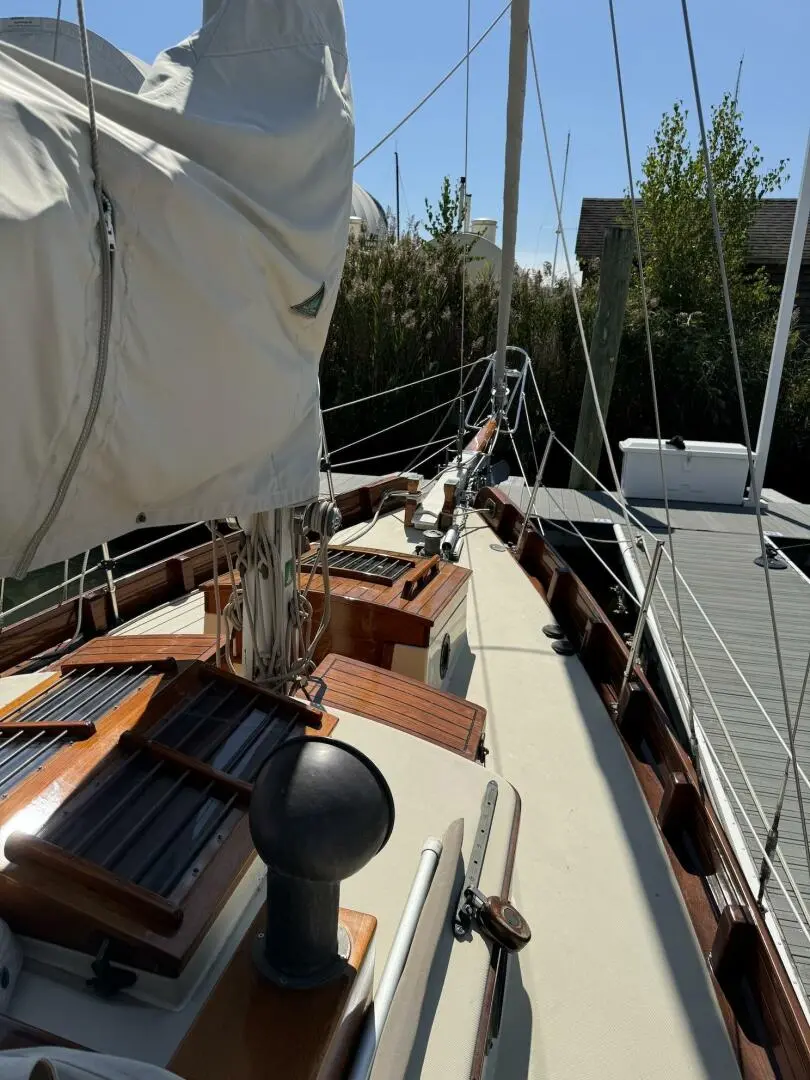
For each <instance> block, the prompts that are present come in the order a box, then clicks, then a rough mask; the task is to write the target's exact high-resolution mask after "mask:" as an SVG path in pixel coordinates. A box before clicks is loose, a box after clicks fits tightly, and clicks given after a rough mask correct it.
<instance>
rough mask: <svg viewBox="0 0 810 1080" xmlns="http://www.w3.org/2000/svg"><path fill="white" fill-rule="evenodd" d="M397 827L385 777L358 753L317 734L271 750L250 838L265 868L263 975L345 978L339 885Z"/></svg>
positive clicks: (282, 980)
mask: <svg viewBox="0 0 810 1080" xmlns="http://www.w3.org/2000/svg"><path fill="white" fill-rule="evenodd" d="M393 827H394V800H393V798H392V796H391V791H390V788H389V787H388V784H387V783H386V782H385V777H384V776H383V775H382V773H381V772H380V770H379V769H378V768H377V766H376V765H375V764H374V763H373V762H372V761H370V760H369V759H368V758H367V757H366V756H365V754H362V753H360V751H359V750H356V749H355V748H354V747H353V746H349V745H348V744H347V743H342V742H338V741H337V740H335V739H326V738H321V737H315V736H313V737H302V738H296V739H290V740H289V742H285V743H282V745H281V746H280V747H278V749H276V750H274V751H273V753H272V754H271V755H270V757H269V758H268V759H267V761H266V762H265V764H264V767H263V768H262V771H261V772H260V773H259V776H258V778H257V780H256V782H255V784H254V786H253V795H252V796H251V800H250V832H251V836H252V837H253V843H254V845H255V847H256V850H257V851H258V853H259V855H260V856H261V858H262V859H263V860H264V861H265V862H266V863H267V869H268V873H267V926H266V930H265V933H264V935H263V936H262V937H261V938H260V939H259V940H258V941H257V943H256V949H255V951H254V956H255V959H256V963H257V965H258V967H259V970H260V972H261V973H262V974H263V975H264V976H265V977H266V978H268V979H271V980H272V981H273V982H276V983H278V984H280V985H282V986H287V987H294V986H295V987H308V986H317V985H320V984H322V983H324V982H328V981H330V980H331V979H333V978H336V977H338V976H339V975H340V974H341V972H342V971H343V968H344V966H345V960H346V957H347V955H348V942H347V941H346V940H343V941H341V934H340V932H339V928H338V907H339V901H340V882H341V881H342V880H343V879H344V878H347V877H350V876H351V875H352V874H356V873H357V871H358V870H361V869H362V868H363V867H364V866H365V865H366V863H367V862H368V861H369V860H370V859H372V858H373V857H374V856H375V855H376V854H377V852H378V851H380V850H381V848H383V847H384V846H385V844H386V842H387V840H388V837H389V836H390V835H391V830H392V829H393ZM343 937H344V939H345V933H344V935H343Z"/></svg>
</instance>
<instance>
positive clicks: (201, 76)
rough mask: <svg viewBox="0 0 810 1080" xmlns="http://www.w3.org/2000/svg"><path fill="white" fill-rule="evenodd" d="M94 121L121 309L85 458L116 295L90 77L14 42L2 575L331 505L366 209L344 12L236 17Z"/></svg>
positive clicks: (231, 14) (8, 118)
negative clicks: (324, 454)
mask: <svg viewBox="0 0 810 1080" xmlns="http://www.w3.org/2000/svg"><path fill="white" fill-rule="evenodd" d="M209 7H214V8H215V7H216V5H215V4H214V5H209ZM96 106H97V110H98V127H99V137H100V160H101V180H102V184H103V187H104V190H105V191H106V192H107V193H108V195H109V197H110V199H111V201H112V204H113V208H114V214H115V232H116V250H115V253H114V301H113V310H112V325H111V332H110V345H109V355H108V366H107V370H106V375H105V377H104V381H103V387H102V389H101V395H100V399H99V398H98V397H96V402H97V410H95V418H94V420H93V423H92V427H91V429H90V431H89V438H87V441H86V444H85V445H84V448H83V450H82V451H81V454H80V457H79V459H78V464H76V450H77V444H78V445H79V447H80V448H81V444H82V442H83V440H82V439H81V438H80V436H81V434H82V430H83V428H85V434H86V421H87V417H88V414H89V415H91V416H92V415H93V412H94V410H93V404H94V402H93V387H94V384H95V386H96V388H98V379H97V374H98V373H97V366H98V355H99V350H98V338H99V325H100V315H101V297H102V290H101V254H100V246H99V238H98V231H97V220H98V212H97V203H96V199H95V196H94V191H93V175H92V169H91V158H90V138H89V127H88V113H87V109H86V107H85V91H84V82H83V79H82V76H81V75H79V74H77V73H76V72H73V71H69V70H67V69H66V68H63V67H61V66H58V65H55V64H52V63H51V62H50V61H48V60H46V59H43V58H41V57H37V56H34V55H32V54H29V53H27V52H25V51H23V50H21V49H18V48H15V47H13V46H11V45H7V44H6V45H4V44H0V365H2V368H1V370H2V387H3V393H2V395H0V453H2V460H3V469H2V472H0V575H2V576H9V575H19V574H20V573H22V572H24V571H26V570H28V569H30V568H33V567H37V566H42V565H45V564H48V563H52V562H54V561H56V560H59V559H62V558H65V557H67V556H69V555H72V554H74V553H76V552H78V551H82V550H85V549H86V548H88V547H90V546H92V545H94V544H96V543H98V542H100V541H102V540H105V539H108V538H111V537H113V536H118V535H121V534H123V533H126V532H129V531H131V530H132V529H135V528H136V527H138V525H145V526H147V527H148V526H155V525H174V524H179V523H183V522H187V521H196V520H206V519H210V518H214V517H223V516H226V515H231V514H237V515H246V514H249V513H253V512H256V511H260V510H265V509H271V508H274V507H278V506H287V505H291V504H294V503H299V502H302V501H305V500H307V499H310V498H312V497H314V496H315V495H316V493H317V490H318V449H319V438H320V433H319V410H318V363H319V359H320V355H321V352H322V349H323V345H324V341H325V338H326V332H327V329H328V326H329V319H330V317H331V313H332V310H333V307H334V302H335V298H336V294H337V289H338V284H339V280H340V274H341V270H342V267H343V259H344V253H345V248H346V237H347V230H348V218H349V212H350V204H351V194H352V158H353V149H354V126H353V113H352V101H351V90H350V82H349V73H348V62H347V58H346V39H345V27H344V19H343V8H342V3H341V0H226V2H225V3H224V4H223V5H222V6H221V7H220V8H219V10H218V11H216V12H215V13H214V14H213V15H212V16H211V17H210V18H209V19H208V20H207V21H206V23H205V25H204V26H203V27H202V29H201V30H200V31H199V32H198V33H197V34H195V35H193V36H192V37H191V38H189V39H188V40H187V41H184V42H182V43H181V44H179V45H177V46H176V47H174V48H171V49H168V50H167V51H166V52H164V53H163V54H161V55H160V56H159V57H158V58H157V60H156V61H155V63H154V65H153V66H152V68H151V69H150V71H149V74H148V76H147V78H146V80H145V82H144V84H143V86H142V88H141V89H140V91H139V92H138V93H137V94H134V93H129V92H127V91H124V90H121V89H117V88H114V87H110V86H107V85H105V84H96ZM71 462H72V466H71ZM71 473H72V476H71ZM54 509H55V510H56V512H55V515H54ZM49 518H52V519H53V520H52V523H51V524H50V526H49V527H48V528H47V529H46V530H43V523H47V522H48V520H49ZM38 533H39V534H41V535H40V537H39V540H38V543H36V545H32V538H34V537H37V534H38ZM33 546H35V547H36V550H35V551H34V550H33Z"/></svg>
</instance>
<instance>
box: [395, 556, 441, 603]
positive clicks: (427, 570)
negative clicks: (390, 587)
mask: <svg viewBox="0 0 810 1080" xmlns="http://www.w3.org/2000/svg"><path fill="white" fill-rule="evenodd" d="M440 562H441V559H440V558H439V556H438V555H431V556H430V558H429V559H425V560H424V561H423V562H422V564H421V565H419V564H418V563H417V565H416V566H414V568H413V570H409V571H408V572H407V574H406V575H405V577H404V578H402V579H401V581H402V597H403V599H404V600H413V598H414V597H415V596H416V594H417V593H418V592H419V590H420V589H422V588H424V586H425V585H427V583H428V582H429V581H431V580H432V579H433V578H435V577H436V575H437V574H438V572H439V564H440Z"/></svg>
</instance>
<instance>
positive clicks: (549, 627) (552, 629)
mask: <svg viewBox="0 0 810 1080" xmlns="http://www.w3.org/2000/svg"><path fill="white" fill-rule="evenodd" d="M543 633H544V634H545V635H546V637H548V638H564V637H565V631H564V630H563V628H562V627H561V626H560V625H559V623H555V622H550V623H546V625H545V626H544V627H543Z"/></svg>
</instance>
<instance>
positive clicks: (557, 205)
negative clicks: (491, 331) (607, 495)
mask: <svg viewBox="0 0 810 1080" xmlns="http://www.w3.org/2000/svg"><path fill="white" fill-rule="evenodd" d="M529 51H530V53H531V58H532V71H533V73H534V86H535V91H536V94H537V107H538V109H539V110H540V126H541V128H542V132H543V143H544V145H545V150H546V160H547V162H548V175H549V180H550V181H551V192H552V195H553V197H554V207H555V210H556V213H557V226H558V228H559V230H560V240H561V241H562V249H563V256H564V258H565V266H566V270H567V272H568V283H569V287H570V290H571V299H572V301H573V304H574V312H575V315H576V320H577V327H578V329H579V337H580V340H581V342H582V351H583V353H584V355H585V366H586V368H587V371H588V380H589V382H590V386H591V393H592V394H593V400H594V405H595V408H596V416H597V419H598V421H599V427H600V430H601V432H602V441H603V442H604V444H605V451H606V453H607V457H608V462H609V463H610V471H611V474H612V476H613V482H614V483H615V485H616V491H617V492H621V483H620V482H619V474H618V472H617V470H616V461H615V459H614V457H613V450H612V449H611V446H610V440H609V439H608V433H607V427H606V426H605V417H604V413H603V412H602V406H601V405H600V403H599V394H598V392H597V389H596V380H595V378H594V374H593V366H592V365H591V351H590V349H589V347H588V339H587V336H586V334H585V324H584V322H583V320H582V309H581V307H580V304H579V297H578V296H577V289H576V284H575V283H574V272H573V268H572V266H571V254H570V252H569V250H568V241H567V240H566V238H565V229H564V227H563V219H562V206H561V205H560V196H559V192H558V191H557V181H556V179H555V177H554V163H553V161H552V157H551V142H550V140H549V137H548V128H547V127H546V113H545V109H544V108H543V97H542V94H541V93H540V76H539V74H538V70H537V57H536V56H535V52H534V35H533V34H532V30H531V27H529ZM622 503H624V500H622ZM626 514H627V511H626V510H625V516H626ZM627 524H628V527H629V525H630V522H629V521H628V522H627Z"/></svg>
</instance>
